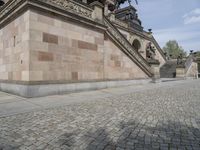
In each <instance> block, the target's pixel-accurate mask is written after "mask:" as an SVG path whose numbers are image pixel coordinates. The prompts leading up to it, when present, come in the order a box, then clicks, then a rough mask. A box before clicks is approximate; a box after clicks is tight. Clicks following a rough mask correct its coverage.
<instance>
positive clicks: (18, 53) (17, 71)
mask: <svg viewBox="0 0 200 150" xmlns="http://www.w3.org/2000/svg"><path fill="white" fill-rule="evenodd" d="M0 80H15V81H21V80H24V81H27V80H29V12H26V13H24V14H23V15H21V16H20V17H18V18H16V19H15V20H14V21H12V22H10V23H9V24H8V25H6V26H5V27H3V28H2V29H0Z"/></svg>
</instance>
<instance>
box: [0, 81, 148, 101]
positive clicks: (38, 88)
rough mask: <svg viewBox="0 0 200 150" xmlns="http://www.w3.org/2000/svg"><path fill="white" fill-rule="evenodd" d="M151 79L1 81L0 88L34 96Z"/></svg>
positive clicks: (17, 93)
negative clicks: (47, 81)
mask: <svg viewBox="0 0 200 150" xmlns="http://www.w3.org/2000/svg"><path fill="white" fill-rule="evenodd" d="M150 81H151V79H140V80H125V81H102V82H84V83H70V84H43V85H22V84H14V83H0V90H1V91H4V92H7V93H12V94H15V95H19V96H22V97H27V98H32V97H41V96H48V95H57V94H65V93H71V92H80V91H87V90H97V89H105V88H112V87H119V86H129V85H138V84H146V83H149V82H150Z"/></svg>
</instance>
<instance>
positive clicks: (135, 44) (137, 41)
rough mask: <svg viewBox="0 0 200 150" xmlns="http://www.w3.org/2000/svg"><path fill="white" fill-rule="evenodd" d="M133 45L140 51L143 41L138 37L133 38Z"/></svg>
mask: <svg viewBox="0 0 200 150" xmlns="http://www.w3.org/2000/svg"><path fill="white" fill-rule="evenodd" d="M132 46H133V47H134V48H135V50H136V51H139V50H140V48H141V43H140V41H139V40H138V39H135V40H133V43H132Z"/></svg>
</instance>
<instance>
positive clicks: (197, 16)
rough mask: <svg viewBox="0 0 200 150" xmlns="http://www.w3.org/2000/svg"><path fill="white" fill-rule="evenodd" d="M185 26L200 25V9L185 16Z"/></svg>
mask: <svg viewBox="0 0 200 150" xmlns="http://www.w3.org/2000/svg"><path fill="white" fill-rule="evenodd" d="M183 19H184V24H186V25H187V24H194V23H200V8H196V9H194V10H192V11H191V12H189V13H187V14H185V15H184V16H183Z"/></svg>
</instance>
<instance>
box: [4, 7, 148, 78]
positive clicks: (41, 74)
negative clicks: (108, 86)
mask: <svg viewBox="0 0 200 150" xmlns="http://www.w3.org/2000/svg"><path fill="white" fill-rule="evenodd" d="M138 78H148V76H147V75H146V74H145V73H144V72H143V71H142V70H141V69H140V68H139V67H138V66H137V65H136V64H135V63H134V62H133V61H132V60H130V59H129V58H128V57H127V56H126V55H125V54H124V53H123V52H122V51H121V50H120V49H119V48H118V47H117V46H116V45H115V44H114V43H113V42H112V41H111V40H110V38H109V37H107V35H105V32H104V31H103V30H97V29H96V28H91V27H87V26H85V25H82V24H79V23H74V22H72V21H69V20H64V19H61V18H58V17H56V16H52V15H49V14H43V13H40V12H37V11H30V10H29V11H27V12H25V13H24V14H22V15H21V16H19V17H18V18H16V19H15V20H14V21H12V22H11V23H9V24H8V25H6V26H5V27H4V28H2V29H0V80H8V81H33V82H34V81H47V82H49V81H55V82H56V81H69V82H71V81H75V82H79V81H93V80H94V81H99V80H123V79H138Z"/></svg>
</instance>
